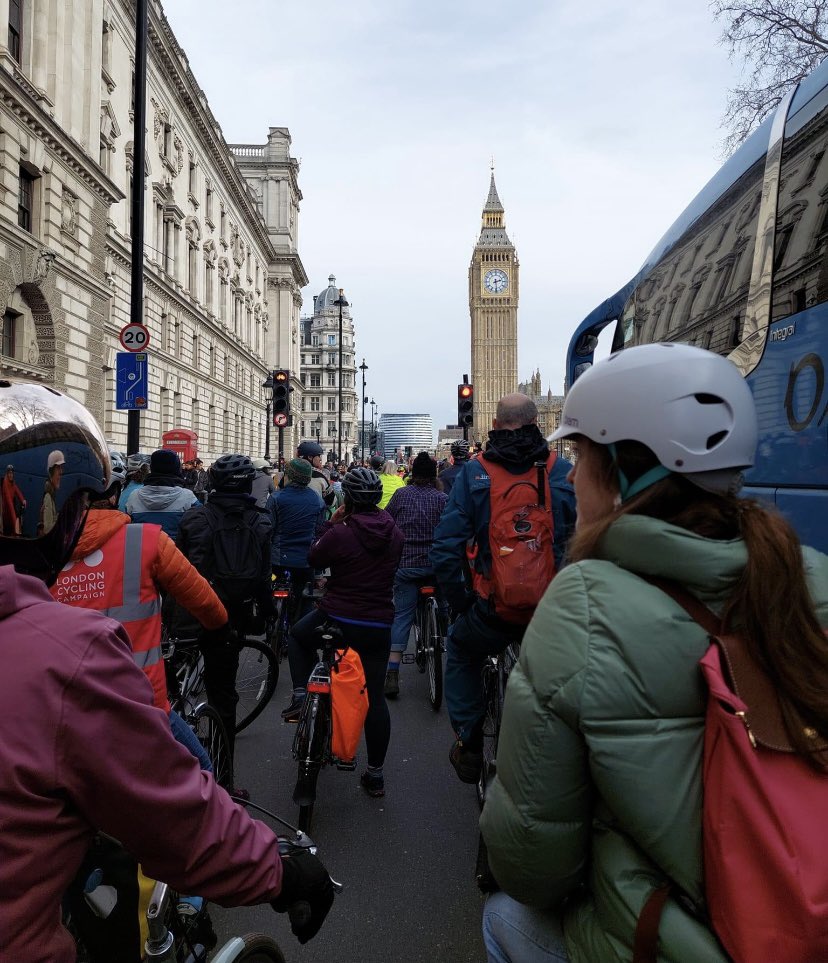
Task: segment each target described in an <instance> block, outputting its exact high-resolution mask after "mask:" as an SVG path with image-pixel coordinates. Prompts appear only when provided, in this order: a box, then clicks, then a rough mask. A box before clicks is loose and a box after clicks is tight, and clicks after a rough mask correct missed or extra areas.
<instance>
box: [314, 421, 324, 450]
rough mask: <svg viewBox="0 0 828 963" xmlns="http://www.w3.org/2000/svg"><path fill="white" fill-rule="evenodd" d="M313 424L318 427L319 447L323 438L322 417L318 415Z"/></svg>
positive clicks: (317, 439)
mask: <svg viewBox="0 0 828 963" xmlns="http://www.w3.org/2000/svg"><path fill="white" fill-rule="evenodd" d="M313 423H314V424H315V425H316V444H317V445H318V444H319V441H320V439H321V437H322V415H317V416H316V418H314V420H313Z"/></svg>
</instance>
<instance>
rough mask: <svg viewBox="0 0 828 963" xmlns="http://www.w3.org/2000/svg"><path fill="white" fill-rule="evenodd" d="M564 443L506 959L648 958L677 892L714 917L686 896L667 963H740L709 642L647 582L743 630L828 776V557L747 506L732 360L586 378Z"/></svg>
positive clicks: (528, 696)
mask: <svg viewBox="0 0 828 963" xmlns="http://www.w3.org/2000/svg"><path fill="white" fill-rule="evenodd" d="M552 437H553V438H568V439H569V440H570V441H571V442H573V443H574V444H575V445H576V447H577V463H576V465H575V468H574V469H573V470H572V472H571V478H572V481H573V484H574V487H575V494H576V496H577V501H578V523H577V530H576V534H575V537H574V538H573V540H572V542H571V543H570V546H569V558H570V564H569V565H567V567H566V568H564V569H563V570H562V571H561V572H560V574H559V575H558V576H557V578H556V579H555V581H554V582H553V583H552V585H551V586H550V588H549V590H548V592H547V593H546V595H545V596H544V598H543V600H542V602H541V604H540V605H539V606H538V609H537V611H536V613H535V616H534V618H533V620H532V622H531V623H530V625H529V627H528V629H527V631H526V635H525V637H524V640H523V647H522V650H521V654H520V662H519V664H518V665H517V666H516V668H515V670H514V671H513V672H512V674H511V676H510V678H509V687H508V691H507V694H506V705H505V711H504V718H503V726H502V730H501V735H500V743H499V747H498V769H497V778H496V780H495V782H494V785H493V787H492V789H491V790H490V793H489V794H488V795H487V797H486V806H485V808H484V810H483V815H482V817H481V829H482V832H483V836H484V838H485V841H486V844H487V846H488V850H489V859H490V865H491V868H492V871H493V873H494V876H495V877H496V879H497V880H498V882H499V884H500V886H501V887H502V889H503V891H504V892H501V893H497V894H495V896H493V897H492V898H490V900H489V902H488V904H487V906H486V910H485V915H484V939H485V942H486V946H487V951H488V959H489V961H490V963H504V961H518V960H520V961H521V963H537V961H541V960H542V961H550V960H557V961H563V960H572V961H585V960H601V961H602V963H629V961H630V960H632V958H633V939H634V933H635V929H636V921H637V919H638V917H639V914H640V913H641V910H642V907H643V905H644V904H645V902H646V901H647V899H648V897H649V896H650V894H651V893H652V891H653V890H654V889H655V888H657V887H659V886H661V885H662V884H663V883H664V882H665V880H666V878H669V879H671V880H673V881H674V882H675V883H676V884H678V887H679V888H680V889H681V890H682V891H683V892H684V893H685V894H686V895H687V896H688V897H689V899H690V900H691V901H692V903H693V904H694V905H695V908H696V910H697V911H698V912H697V913H690V912H687V911H685V910H684V909H683V908H682V907H681V906H680V905H679V903H678V902H676V901H675V900H673V899H670V900H669V901H668V904H667V907H666V908H665V911H664V914H663V915H662V917H661V926H660V930H659V937H660V951H659V959H661V958H662V954H663V957H664V958H665V959H669V960H681V961H683V963H702V961H703V963H724V961H725V960H726V958H727V957H726V956H725V954H724V951H723V950H722V948H721V947H720V945H719V944H718V942H717V940H716V938H715V936H714V934H713V932H712V931H711V930H710V929H709V928H708V926H707V925H706V924H705V923H704V922H703V920H704V908H705V893H704V883H703V875H702V840H701V818H702V783H701V778H702V777H701V754H702V742H703V739H702V736H703V731H704V719H705V705H706V690H705V686H704V684H703V682H702V678H701V673H700V669H699V666H698V662H699V659H700V658H701V657H702V656H703V655H704V653H705V651H706V650H707V647H708V645H709V639H708V636H707V633H706V631H705V630H704V629H703V628H701V627H700V626H699V625H698V624H697V623H696V622H694V621H693V620H692V619H690V617H689V616H688V615H687V614H686V613H685V611H684V610H683V609H682V608H681V607H680V606H679V605H678V603H677V602H675V601H673V599H672V598H670V597H669V596H668V595H667V594H665V593H664V592H663V591H661V590H660V589H659V588H657V587H656V586H655V585H653V584H651V583H650V582H648V581H646V580H645V579H646V577H647V576H653V577H654V576H661V577H662V578H665V579H670V580H673V581H674V582H675V583H678V584H679V585H680V586H682V587H683V588H684V589H685V590H686V591H687V592H689V593H691V594H692V595H694V596H696V597H697V598H698V599H700V600H701V601H702V602H703V603H704V604H705V605H706V606H708V607H709V608H711V609H712V610H713V611H715V612H716V613H717V614H718V615H720V616H721V618H722V619H723V622H724V630H725V631H728V630H729V629H731V628H732V627H736V628H737V629H744V630H745V631H744V637H745V638H746V640H748V642H749V644H751V645H752V647H753V649H754V654H756V655H757V656H758V659H759V661H760V663H764V665H765V666H766V668H767V670H768V671H769V674H770V676H771V679H772V680H773V682H774V683H775V686H776V688H777V692H778V694H779V696H780V698H781V700H782V703H783V706H787V707H788V708H791V709H792V710H793V714H795V715H796V716H798V717H799V718H801V719H804V720H806V726H807V728H806V729H803V728H802V727H801V726H800V727H799V728H798V729H796V730H795V731H794V730H789V734H790V737H791V740H792V743H793V745H794V746H796V747H797V749H798V751H799V752H800V753H801V754H803V755H809V756H810V760H811V761H812V762H813V764H814V765H824V763H825V759H824V756H825V755H826V753H825V752H824V751H821V752H816V751H815V748H816V749H819V750H824V746H825V740H826V739H828V703H826V697H825V693H826V692H828V644H826V640H825V638H824V636H823V633H822V629H821V626H825V625H828V559H826V557H825V556H823V555H820V554H819V553H818V552H815V551H813V550H811V549H807V548H802V547H801V546H800V544H799V542H798V540H797V538H796V535H795V534H794V532H793V530H792V529H791V527H790V526H789V525H788V523H787V522H786V521H785V520H784V519H783V518H782V517H781V516H780V515H779V514H777V513H776V512H775V511H773V510H772V509H771V508H769V507H766V506H765V505H764V503H759V502H756V501H752V500H748V499H742V498H739V497H738V496H737V492H738V491H739V488H740V486H741V480H742V471H743V469H745V468H747V467H749V466H750V465H752V464H753V460H754V451H755V447H756V439H757V423H756V413H755V408H754V403H753V397H752V395H751V392H750V389H749V388H748V386H747V384H746V383H745V382H744V380H743V379H742V377H741V375H740V374H739V372H738V370H737V369H736V368H735V367H734V366H733V365H732V364H731V363H730V362H729V361H728V360H726V359H725V358H722V357H720V356H718V355H714V354H711V353H710V352H707V351H703V350H701V349H700V348H693V347H689V346H686V345H679V344H653V345H646V346H642V347H637V348H630V349H628V350H625V351H622V352H620V353H619V354H616V355H614V356H613V357H611V358H609V359H608V360H606V361H603V362H601V363H600V364H598V365H596V366H595V367H594V368H592V369H591V370H589V371H587V372H586V373H585V374H584V375H583V376H582V377H581V378H580V379H579V380H578V381H577V382H576V383H575V385H574V386H573V387H572V389H571V391H570V392H569V394H568V396H567V399H566V402H565V404H564V409H563V414H562V419H561V427H560V428H559V429H558V431H556V432H555V434H554V435H553V436H552ZM790 717H791V716H788V718H790ZM809 732H810V734H811V736H812V737H813V739H815V741H809V738H808V733H809ZM751 883H752V881H751V880H745V885H747V886H749V885H751Z"/></svg>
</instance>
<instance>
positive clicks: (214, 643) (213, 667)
mask: <svg viewBox="0 0 828 963" xmlns="http://www.w3.org/2000/svg"><path fill="white" fill-rule="evenodd" d="M199 646H200V648H201V654H202V655H203V656H204V685H205V687H206V689H207V701H208V702H209V703H210V705H211V706H212V707H213V708H214V709H215V710H216V712H218V714H219V715H220V716H221V721H222V722H223V723H224V728H225V729H226V730H227V738H228V739H229V740H230V753H231V755H232V754H233V752H234V750H235V746H236V705H237V703H238V701H239V694H238V692H237V691H236V675H237V673H238V671H239V649H238V646H237V645H235V643H233V642H231V641H230V631H229V629H227V628H224V629H214V630H213V631H208V630H206V629H205V630H204V631H202V633H201V637H200V639H199ZM225 788H231V787H225Z"/></svg>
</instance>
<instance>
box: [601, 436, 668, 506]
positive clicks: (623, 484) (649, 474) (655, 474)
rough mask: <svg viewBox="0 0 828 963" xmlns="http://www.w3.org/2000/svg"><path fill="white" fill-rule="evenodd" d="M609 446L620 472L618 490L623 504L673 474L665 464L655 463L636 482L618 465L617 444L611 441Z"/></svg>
mask: <svg viewBox="0 0 828 963" xmlns="http://www.w3.org/2000/svg"><path fill="white" fill-rule="evenodd" d="M607 448H609V451H610V454H611V455H612V463H613V464H614V465H615V470H616V471H617V472H618V490H619V492H620V494H621V503H622V504H623V503H624V502H628V501H629V500H630V499H631V498H634V497H635V496H636V495H640V494H641V492H643V491H644V490H645V489H646V488H649V487H650V485H655V483H656V482H660V481H661V480H662V479H663V478H666V477H667V476H668V475H671V474H672V472H671V471H670V469H669V468H665V467H664V465H654V466H653V467H652V468H651V469H650V470H649V471H645V472H644V474H643V475H639V476H638V478H636V480H635V481H634V482H630V480H629V479H628V478H627V476H626V475H625V474H624V472H623V471H622V470H621V468H620V467H619V465H618V452H617V450H616V447H615V444H614V443H612V442H611V443H610V444H608V445H607Z"/></svg>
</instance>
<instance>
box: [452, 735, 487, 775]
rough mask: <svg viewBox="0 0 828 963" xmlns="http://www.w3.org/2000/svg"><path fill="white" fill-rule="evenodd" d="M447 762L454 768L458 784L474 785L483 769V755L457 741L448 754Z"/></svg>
mask: <svg viewBox="0 0 828 963" xmlns="http://www.w3.org/2000/svg"><path fill="white" fill-rule="evenodd" d="M449 762H450V763H451V764H452V766H454V771H455V772H456V773H457V775H458V776H459V777H460V782H467V783H470V784H472V785H474V784H475V783H476V782H477V780H478V779H479V778H480V772H481V770H482V769H483V753H482V751H478V750H475V749H469V748H468V747H467V746H464V745H463V743H462V742H461V741H460V740H459V739H458V740H457V742H455V743H454V745H453V746H452V747H451V752H449Z"/></svg>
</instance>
